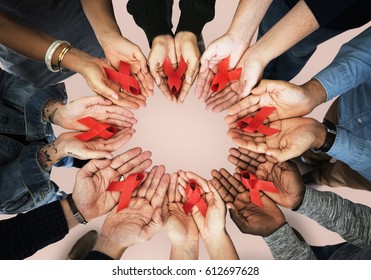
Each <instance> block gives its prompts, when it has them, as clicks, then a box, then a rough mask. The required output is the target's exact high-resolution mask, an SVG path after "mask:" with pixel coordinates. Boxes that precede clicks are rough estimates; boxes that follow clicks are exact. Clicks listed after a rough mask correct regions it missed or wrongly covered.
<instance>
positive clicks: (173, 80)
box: [162, 57, 187, 95]
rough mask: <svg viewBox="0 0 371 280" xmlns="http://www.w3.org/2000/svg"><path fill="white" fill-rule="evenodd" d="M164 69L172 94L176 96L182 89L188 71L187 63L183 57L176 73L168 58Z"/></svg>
mask: <svg viewBox="0 0 371 280" xmlns="http://www.w3.org/2000/svg"><path fill="white" fill-rule="evenodd" d="M162 68H163V69H164V72H165V74H166V76H167V78H168V80H167V83H168V85H169V88H170V92H171V94H174V95H176V94H177V93H178V92H179V90H180V88H181V87H182V84H183V81H182V77H183V75H184V73H185V71H186V70H187V63H186V62H185V61H184V59H183V57H182V58H181V60H180V63H179V66H178V68H177V69H176V70H175V71H174V69H173V67H172V66H171V62H170V60H169V58H168V57H167V58H166V59H165V61H164V64H163V65H162Z"/></svg>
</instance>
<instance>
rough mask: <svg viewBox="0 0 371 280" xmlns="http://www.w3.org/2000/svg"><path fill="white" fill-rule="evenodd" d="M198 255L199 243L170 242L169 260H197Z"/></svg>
mask: <svg viewBox="0 0 371 280" xmlns="http://www.w3.org/2000/svg"><path fill="white" fill-rule="evenodd" d="M198 254H199V241H198V239H197V240H188V241H179V242H173V241H172V242H171V252H170V259H171V260H197V259H198Z"/></svg>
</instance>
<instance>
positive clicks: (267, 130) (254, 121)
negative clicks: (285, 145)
mask: <svg viewBox="0 0 371 280" xmlns="http://www.w3.org/2000/svg"><path fill="white" fill-rule="evenodd" d="M274 110H276V108H275V107H263V108H262V109H261V110H260V111H259V112H258V113H257V114H256V115H255V116H254V117H253V118H250V117H245V118H243V119H242V120H240V121H239V122H238V124H237V126H238V128H240V129H242V130H243V131H246V132H247V133H253V132H254V131H258V132H260V133H263V134H265V135H268V136H270V135H273V134H275V133H278V132H280V130H279V129H275V128H271V127H268V126H266V125H264V124H263V121H264V120H265V119H266V118H267V117H268V116H269V115H270V114H271V113H272V112H273V111H274Z"/></svg>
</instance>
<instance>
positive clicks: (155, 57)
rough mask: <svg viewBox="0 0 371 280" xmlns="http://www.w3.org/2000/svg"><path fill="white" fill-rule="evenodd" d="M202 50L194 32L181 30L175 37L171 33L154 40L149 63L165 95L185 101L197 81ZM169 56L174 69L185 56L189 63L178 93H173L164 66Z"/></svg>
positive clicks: (170, 98) (177, 101)
mask: <svg viewBox="0 0 371 280" xmlns="http://www.w3.org/2000/svg"><path fill="white" fill-rule="evenodd" d="M200 56H201V54H200V50H199V48H198V44H197V37H196V35H195V34H193V33H192V32H187V31H183V32H179V33H177V34H176V35H175V37H173V36H171V35H159V36H157V37H155V38H154V40H153V41H152V47H151V52H150V53H149V56H148V64H149V69H150V72H151V75H152V77H153V79H154V80H155V82H156V84H157V86H158V87H159V88H160V90H161V91H162V93H163V94H164V96H165V97H166V98H167V99H168V100H170V101H172V102H175V103H183V102H184V100H185V98H186V97H187V95H188V92H189V90H190V88H191V86H192V85H193V82H194V81H195V79H196V77H197V74H198V71H199V60H200ZM167 57H168V58H169V60H170V62H171V65H172V66H173V68H174V70H176V69H177V68H178V65H179V63H180V61H181V58H182V57H183V59H184V61H185V62H186V63H187V70H186V72H185V74H184V76H185V78H184V81H183V84H182V87H181V88H180V91H179V93H178V94H177V95H173V94H171V91H170V89H169V86H168V83H167V77H166V74H165V73H164V70H163V68H162V66H163V64H164V61H165V59H166V58H167Z"/></svg>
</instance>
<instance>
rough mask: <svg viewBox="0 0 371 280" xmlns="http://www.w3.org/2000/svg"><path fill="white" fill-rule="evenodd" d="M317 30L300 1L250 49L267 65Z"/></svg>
mask: <svg viewBox="0 0 371 280" xmlns="http://www.w3.org/2000/svg"><path fill="white" fill-rule="evenodd" d="M318 28H319V25H318V22H317V20H316V18H315V17H314V16H313V14H312V12H311V10H310V9H309V8H308V6H307V5H306V3H305V2H304V1H303V0H301V1H299V2H298V3H297V4H296V5H295V6H294V7H293V8H292V9H291V10H290V12H289V13H287V14H286V15H285V16H284V17H283V18H282V19H281V20H280V21H279V22H278V23H276V24H275V25H274V26H273V27H272V28H271V29H270V30H269V31H268V32H267V33H266V34H264V36H263V37H261V38H260V39H259V40H258V41H257V42H256V43H255V44H254V45H253V46H252V47H251V48H252V51H253V52H254V55H257V56H258V57H260V59H261V60H263V61H265V63H266V64H267V63H268V62H269V61H271V60H272V59H274V58H276V57H278V56H279V55H281V54H282V53H284V52H285V51H287V50H288V49H290V48H291V47H292V46H294V45H295V44H296V43H298V42H300V41H301V40H302V39H304V38H305V37H306V36H308V35H309V34H311V33H312V32H313V31H315V30H316V29H318Z"/></svg>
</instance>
